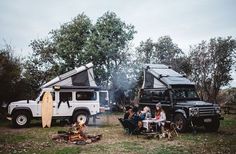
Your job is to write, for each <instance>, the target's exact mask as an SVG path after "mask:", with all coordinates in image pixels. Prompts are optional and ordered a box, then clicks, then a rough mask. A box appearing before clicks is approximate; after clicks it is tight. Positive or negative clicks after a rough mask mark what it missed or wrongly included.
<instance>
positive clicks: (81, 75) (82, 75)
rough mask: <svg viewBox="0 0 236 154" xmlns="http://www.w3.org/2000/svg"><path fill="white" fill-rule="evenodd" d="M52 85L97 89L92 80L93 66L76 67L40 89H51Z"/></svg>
mask: <svg viewBox="0 0 236 154" xmlns="http://www.w3.org/2000/svg"><path fill="white" fill-rule="evenodd" d="M54 85H57V86H88V87H97V85H96V83H95V80H94V73H93V64H92V63H88V64H86V65H83V66H81V67H76V68H75V69H73V70H71V71H69V72H67V73H64V74H62V75H59V76H57V77H56V78H54V79H52V80H51V81H49V82H47V83H46V84H44V85H43V86H41V89H43V88H49V87H53V86H54Z"/></svg>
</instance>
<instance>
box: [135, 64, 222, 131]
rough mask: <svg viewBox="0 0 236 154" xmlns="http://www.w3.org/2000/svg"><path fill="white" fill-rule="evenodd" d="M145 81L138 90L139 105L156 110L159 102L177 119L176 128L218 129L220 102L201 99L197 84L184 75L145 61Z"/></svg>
mask: <svg viewBox="0 0 236 154" xmlns="http://www.w3.org/2000/svg"><path fill="white" fill-rule="evenodd" d="M144 67H145V69H144V81H143V86H142V88H141V89H140V93H139V107H140V108H143V107H144V106H150V107H151V109H152V114H154V113H155V104H156V103H158V102H160V103H161V105H162V108H163V110H164V111H165V113H166V116H167V120H170V121H173V122H175V124H176V126H177V130H178V131H179V132H184V131H186V130H187V129H188V128H190V126H191V127H198V126H204V127H205V128H206V129H207V130H208V131H217V130H218V128H219V126H220V120H221V119H223V117H221V114H220V107H219V105H218V104H212V103H208V102H205V101H201V100H200V98H199V96H198V94H197V92H196V89H195V84H194V83H193V82H191V81H190V80H189V79H187V78H186V77H185V76H183V75H181V74H179V73H177V72H176V71H174V70H172V69H171V68H170V67H168V66H165V65H162V64H146V65H144Z"/></svg>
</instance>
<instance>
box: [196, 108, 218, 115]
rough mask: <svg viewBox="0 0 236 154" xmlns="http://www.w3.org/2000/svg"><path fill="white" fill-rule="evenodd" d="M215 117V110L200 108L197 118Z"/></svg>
mask: <svg viewBox="0 0 236 154" xmlns="http://www.w3.org/2000/svg"><path fill="white" fill-rule="evenodd" d="M213 115H215V109H214V108H212V107H200V108H199V116H213Z"/></svg>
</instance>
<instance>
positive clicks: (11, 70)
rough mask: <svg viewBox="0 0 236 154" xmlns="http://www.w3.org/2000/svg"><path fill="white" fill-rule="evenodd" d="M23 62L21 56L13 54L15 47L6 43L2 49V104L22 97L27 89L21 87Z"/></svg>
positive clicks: (0, 95)
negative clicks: (17, 56)
mask: <svg viewBox="0 0 236 154" xmlns="http://www.w3.org/2000/svg"><path fill="white" fill-rule="evenodd" d="M21 71H22V64H21V62H20V59H19V58H16V57H14V56H13V48H12V47H11V46H10V45H6V46H5V47H4V48H2V49H0V85H1V86H0V91H1V92H0V106H1V104H2V103H3V102H5V103H9V102H12V101H15V100H17V99H19V98H22V96H24V94H26V92H25V89H19V85H22V84H23V81H22V76H21Z"/></svg>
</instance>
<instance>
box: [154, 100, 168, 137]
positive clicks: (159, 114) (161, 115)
mask: <svg viewBox="0 0 236 154" xmlns="http://www.w3.org/2000/svg"><path fill="white" fill-rule="evenodd" d="M155 120H158V121H160V122H159V123H158V124H157V125H158V128H157V129H158V130H160V128H161V132H163V129H164V125H165V121H166V114H165V111H164V110H163V109H162V107H161V103H157V104H156V113H155Z"/></svg>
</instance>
